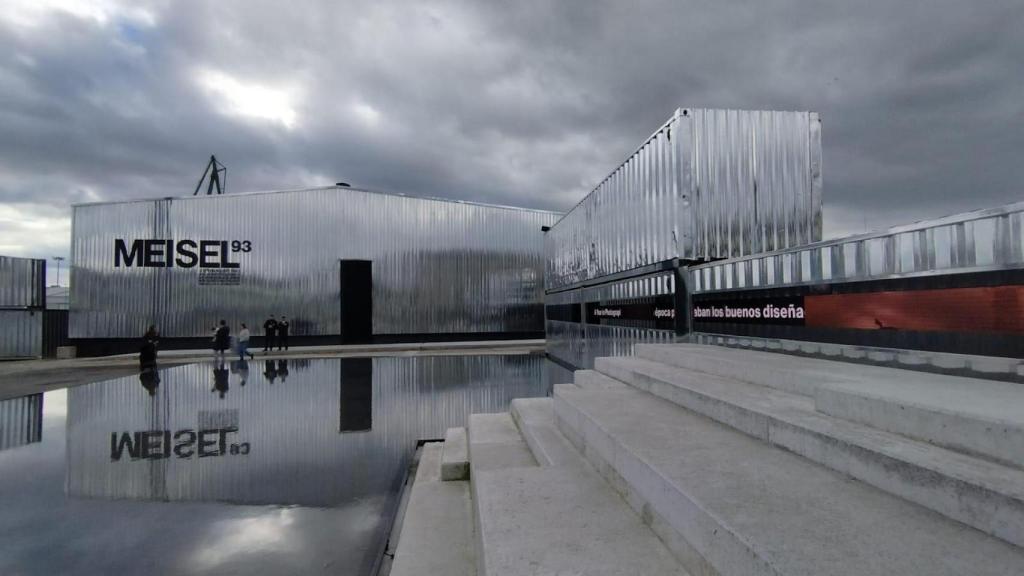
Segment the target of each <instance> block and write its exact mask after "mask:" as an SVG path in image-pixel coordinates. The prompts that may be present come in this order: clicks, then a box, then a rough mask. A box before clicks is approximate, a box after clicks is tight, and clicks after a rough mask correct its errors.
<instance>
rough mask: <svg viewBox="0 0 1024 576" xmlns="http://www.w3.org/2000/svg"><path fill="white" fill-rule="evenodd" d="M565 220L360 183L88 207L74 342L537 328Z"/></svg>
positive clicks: (79, 213) (79, 255) (77, 259)
mask: <svg viewBox="0 0 1024 576" xmlns="http://www.w3.org/2000/svg"><path fill="white" fill-rule="evenodd" d="M558 217H559V215H558V214H556V213H553V212H546V211H539V210H527V209H519V208H509V207H504V206H492V205H485V204H476V203H469V202H458V201H449V200H440V199H433V198H418V197H411V196H404V195H399V194H387V193H380V192H372V191H367V190H360V189H353V188H348V187H328V188H315V189H307V190H294V191H281V192H265V193H247V194H232V195H223V196H205V197H203V196H201V197H186V198H167V199H159V200H139V201H129V202H111V203H99V204H82V205H77V206H75V207H74V214H73V232H72V237H73V238H72V250H71V253H72V256H71V258H72V268H71V274H72V283H71V298H70V337H71V338H73V339H110V338H132V337H138V336H139V335H141V334H142V333H143V332H144V331H145V330H146V327H147V325H148V324H150V323H155V324H157V325H158V326H159V327H160V329H161V332H162V333H163V335H164V336H165V337H208V335H209V334H210V330H211V327H212V326H213V325H214V323H215V322H217V321H218V320H219V319H221V318H224V319H226V320H228V322H229V323H231V324H232V325H233V326H237V325H238V323H239V322H246V323H247V324H248V325H249V326H250V328H253V329H254V330H253V332H254V334H257V333H258V331H257V330H255V327H257V326H261V325H262V323H263V320H264V319H265V318H266V317H267V316H268V315H270V314H274V315H277V316H280V315H285V316H288V317H289V319H290V322H291V334H292V336H306V337H321V338H328V339H329V338H335V339H337V337H338V336H339V335H340V336H341V337H342V338H343V339H347V340H364V339H367V338H368V337H369V336H370V335H371V333H372V337H373V338H374V339H387V338H391V339H418V338H422V337H425V336H427V335H431V336H436V335H438V334H442V335H444V334H448V335H465V334H474V335H486V334H501V335H505V336H509V335H526V334H530V335H538V334H540V333H541V332H542V331H543V329H544V324H543V269H544V254H543V242H544V240H543V233H542V231H541V229H542V227H544V226H549V225H551V224H553V223H554V222H555V220H557V219H558ZM371 310H372V313H371V312H370V311H371ZM343 316H344V318H343ZM356 324H360V327H359V328H353V326H354V325H356ZM363 324H365V325H363ZM347 336H355V337H350V338H346V337H347Z"/></svg>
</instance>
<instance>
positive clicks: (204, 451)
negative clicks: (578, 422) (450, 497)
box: [0, 355, 557, 575]
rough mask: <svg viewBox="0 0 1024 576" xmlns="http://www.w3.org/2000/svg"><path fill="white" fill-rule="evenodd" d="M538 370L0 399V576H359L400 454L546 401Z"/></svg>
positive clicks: (278, 377) (175, 372)
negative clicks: (519, 402)
mask: <svg viewBox="0 0 1024 576" xmlns="http://www.w3.org/2000/svg"><path fill="white" fill-rule="evenodd" d="M555 370H557V369H555ZM550 371H552V366H550V363H548V362H547V361H546V360H545V359H544V358H543V356H538V355H507V356H500V355H497V356H414V357H377V358H335V359H312V360H311V359H306V360H301V359H300V360H296V359H291V360H283V359H281V360H278V359H275V360H267V361H259V360H258V361H255V362H248V363H245V362H225V363H220V364H214V363H207V364H193V365H188V366H179V367H175V368H169V369H166V370H160V371H159V372H157V373H156V374H144V375H140V376H139V377H131V378H121V379H117V380H110V381H106V382H99V383H95V384H90V385H86V386H79V387H75V388H70V389H66V390H57V391H53V392H47V393H45V394H36V395H33V396H27V397H24V398H17V399H13V400H7V401H3V402H0V574H4V575H17V574H47V575H50V574H355V575H361V574H371V573H372V571H373V570H374V569H375V566H376V564H377V562H378V560H379V558H380V555H381V553H382V551H383V547H384V545H385V544H386V539H387V532H388V529H389V527H390V523H391V520H392V517H393V515H394V510H395V507H396V505H397V500H398V498H397V495H398V493H399V490H400V488H401V485H402V482H403V480H404V477H405V471H406V469H407V467H408V464H409V459H410V458H411V456H412V454H413V451H414V449H415V446H416V443H417V441H418V440H421V439H432V438H442V437H443V436H444V432H445V430H446V429H447V428H449V427H452V426H462V425H464V424H465V422H466V419H467V416H468V415H469V414H471V413H474V412H499V411H504V410H507V409H508V405H509V403H510V402H511V400H512V399H513V398H520V397H531V396H546V395H548V394H549V392H550V388H551V383H550V382H551V378H550V377H549V376H548V374H549V372H550Z"/></svg>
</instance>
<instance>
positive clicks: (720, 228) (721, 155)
mask: <svg viewBox="0 0 1024 576" xmlns="http://www.w3.org/2000/svg"><path fill="white" fill-rule="evenodd" d="M821 168H822V167H821V121H820V119H819V117H818V115H817V114H816V113H813V112H773V111H743V110H701V109H688V108H682V109H679V110H677V111H676V112H675V113H674V114H673V115H672V117H671V118H670V119H669V121H668V122H666V123H665V124H664V125H663V126H661V127H660V128H659V129H658V130H656V131H655V132H654V134H652V135H651V136H650V138H648V139H647V140H646V141H645V142H644V143H643V144H642V145H641V146H640V147H639V148H638V149H637V150H636V151H635V152H634V153H633V154H631V155H630V156H629V158H627V159H626V161H625V162H623V163H622V164H621V165H620V166H619V167H618V168H616V169H615V170H614V171H612V173H611V174H610V175H608V177H606V178H605V179H604V180H603V181H601V183H600V184H599V185H598V186H597V187H596V188H595V189H594V190H593V191H592V192H591V193H590V194H588V195H587V196H586V197H585V198H583V200H582V201H580V203H579V204H577V205H576V206H575V207H574V208H573V209H572V210H571V211H569V212H568V213H567V214H566V215H565V216H564V217H563V218H562V219H561V220H559V221H558V222H557V223H556V224H555V225H554V226H553V227H552V228H551V230H550V231H549V232H548V233H547V234H546V237H545V251H546V255H547V266H546V270H545V282H546V286H545V288H546V297H545V303H546V305H547V323H546V331H547V335H548V351H549V353H550V354H551V355H552V356H554V357H555V358H557V359H560V360H563V361H565V362H567V363H569V364H572V365H575V366H590V365H591V364H592V362H593V358H594V357H597V356H607V355H613V354H623V353H628V351H629V350H630V349H631V347H632V344H633V343H634V342H637V341H658V340H665V339H670V338H672V337H673V335H674V333H675V331H676V329H677V328H678V326H677V325H676V322H675V318H676V316H677V315H679V316H680V317H684V315H686V314H688V312H687V308H686V305H685V302H682V301H680V298H685V294H686V291H685V289H684V286H683V284H684V283H685V279H684V277H683V275H682V273H681V271H680V267H681V266H685V265H688V264H694V263H700V262H706V261H710V260H716V259H720V258H730V257H737V256H744V255H748V254H756V253H759V252H765V251H770V250H778V249H783V248H788V247H792V246H801V245H804V244H808V243H811V242H815V241H818V240H820V239H821V202H822V198H821V196H822V176H821Z"/></svg>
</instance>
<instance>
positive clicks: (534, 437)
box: [511, 398, 581, 466]
mask: <svg viewBox="0 0 1024 576" xmlns="http://www.w3.org/2000/svg"><path fill="white" fill-rule="evenodd" d="M511 413H512V419H513V420H515V423H516V424H517V425H518V426H519V433H520V434H521V435H522V436H523V439H524V440H525V441H526V445H527V446H529V448H530V452H531V453H532V454H533V457H534V458H536V459H537V462H538V463H539V464H540V465H541V466H560V465H570V464H578V463H580V462H581V459H580V456H579V454H577V453H576V451H575V450H574V449H573V447H572V445H571V444H569V442H568V441H567V440H566V439H565V437H563V436H562V435H561V434H559V432H558V430H556V429H555V413H554V407H553V402H552V400H551V398H517V399H515V400H513V401H512V410H511Z"/></svg>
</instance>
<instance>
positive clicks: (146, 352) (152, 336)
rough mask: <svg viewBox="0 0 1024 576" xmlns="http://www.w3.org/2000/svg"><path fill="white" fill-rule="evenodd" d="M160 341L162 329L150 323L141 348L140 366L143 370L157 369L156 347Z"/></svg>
mask: <svg viewBox="0 0 1024 576" xmlns="http://www.w3.org/2000/svg"><path fill="white" fill-rule="evenodd" d="M159 343H160V331H159V330H157V329H156V324H150V325H149V330H146V333H145V334H143V336H142V346H141V347H140V348H139V368H140V369H142V370H143V371H147V370H155V369H156V347H157V344H159Z"/></svg>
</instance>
